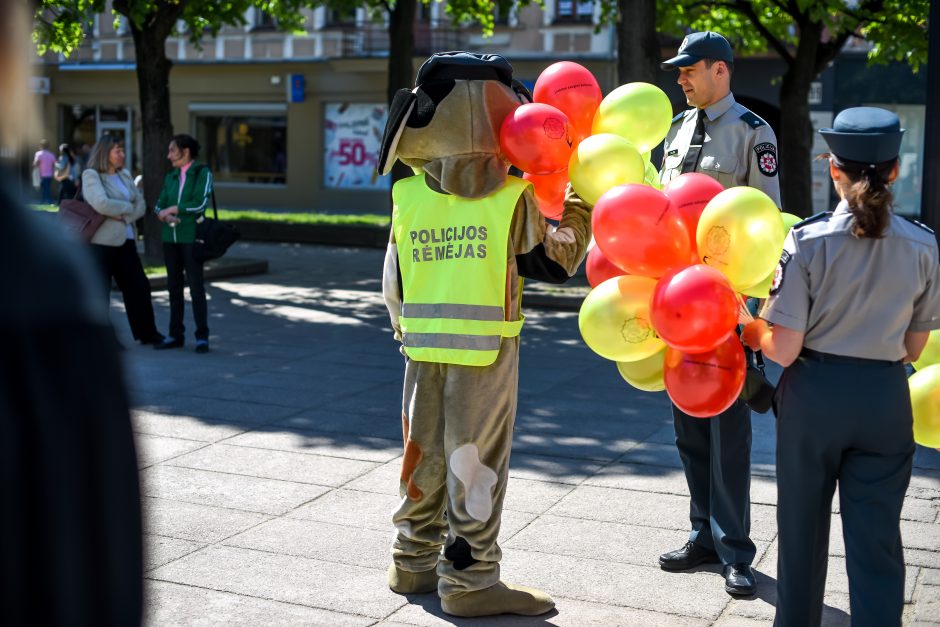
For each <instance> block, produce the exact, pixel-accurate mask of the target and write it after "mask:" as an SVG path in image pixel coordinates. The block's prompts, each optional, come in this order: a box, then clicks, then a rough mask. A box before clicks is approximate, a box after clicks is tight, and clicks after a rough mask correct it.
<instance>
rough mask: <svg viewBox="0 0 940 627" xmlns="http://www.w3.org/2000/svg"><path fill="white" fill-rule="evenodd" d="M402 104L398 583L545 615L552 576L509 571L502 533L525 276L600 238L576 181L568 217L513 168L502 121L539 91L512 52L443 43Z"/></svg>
mask: <svg viewBox="0 0 940 627" xmlns="http://www.w3.org/2000/svg"><path fill="white" fill-rule="evenodd" d="M416 85H417V86H416V88H415V89H414V90H410V91H409V90H407V89H402V90H400V91H399V92H398V93H397V94H396V96H395V98H394V101H393V103H392V106H391V109H390V112H389V120H388V125H387V126H386V128H385V136H384V138H383V141H382V150H381V154H380V155H379V162H378V170H379V172H380V173H382V174H387V173H388V172H389V171H390V170H391V167H392V165H393V164H394V162H395V160H396V159H398V160H400V161H401V162H402V163H404V164H405V165H408V166H411V167H412V169H413V170H414V171H415V172H417V173H418V174H416V175H415V176H412V177H409V178H405V179H402V180H400V181H398V182H397V183H396V184H395V186H394V188H393V190H392V199H393V204H394V209H393V216H392V234H391V239H390V242H389V246H388V252H387V255H386V259H385V270H384V278H383V292H384V296H385V301H386V304H387V306H388V310H389V314H390V316H391V322H392V327H393V329H394V331H395V337H396V339H399V340H401V342H402V346H403V348H402V351H403V353H404V354H405V356H406V365H405V385H404V399H403V404H402V429H403V433H404V439H405V453H404V460H403V464H402V473H401V497H402V500H401V505H400V506H399V508H398V510H397V511H396V512H395V514H394V516H393V522H394V524H395V527H396V529H397V536H396V539H395V542H394V544H393V546H392V557H393V563H392V565H391V566H390V567H389V571H388V583H389V587H391V589H392V590H394V591H395V592H399V593H402V594H411V593H422V592H431V591H433V590H437V591H438V594H439V595H440V597H441V606H442V609H443V610H444V611H445V612H447V613H448V614H452V615H455V616H488V615H493V614H504V613H512V614H524V615H538V614H543V613H545V612H548V611H550V610H551V609H552V608H553V607H554V605H555V604H554V602H553V601H552V599H551V598H550V597H549V596H548V595H547V594H545V593H544V592H541V591H539V590H533V589H529V588H522V587H517V586H511V585H508V584H505V583H503V582H501V581H500V573H499V561H500V558H501V551H500V548H499V546H498V545H497V543H496V538H497V535H498V534H499V527H500V520H501V517H502V508H503V497H504V496H505V494H506V483H507V480H508V478H509V453H510V449H511V447H512V432H513V423H514V421H515V414H516V396H517V388H518V364H519V331H520V329H521V327H522V322H523V318H522V315H521V313H520V308H519V300H520V297H521V296H522V282H521V277H529V278H533V279H538V280H542V281H549V282H552V283H561V282H564V281H566V280H567V279H568V277H570V276H571V275H573V274H574V272H575V270H576V269H577V268H578V266H579V264H580V263H581V261H582V259H583V258H584V254H585V251H586V248H587V244H588V241H589V240H590V238H591V215H590V211H591V207H590V206H589V205H587V204H586V203H584V202H583V201H582V200H580V199H579V198H578V197H577V196H575V195H574V194H572V193H570V192H569V195H568V197H567V198H566V201H565V211H564V213H563V215H562V217H561V223H560V225H559V226H558V228H557V229H555V228H553V227H551V226H550V225H548V224H547V223H546V222H545V219H544V218H543V217H542V215H541V214H540V213H539V211H538V207H537V204H536V201H535V198H534V196H533V192H532V188H531V186H530V184H529V183H528V182H526V181H523V180H522V179H520V178H517V177H514V176H507V171H508V168H509V164H508V163H507V161H505V158H504V157H503V155H501V154H500V148H499V128H500V125H501V124H502V122H503V119H505V117H506V116H507V115H509V114H510V113H511V112H512V111H513V110H514V109H515V108H516V107H518V106H519V105H520V104H521V103H525V102H528V101H529V100H530V98H529V97H528V92H527V91H526V89H525V87H523V86H522V85H521V84H520V83H518V82H517V81H513V79H512V66H511V65H509V63H508V62H507V61H506V60H505V59H503V58H502V57H500V56H498V55H481V54H473V53H468V52H447V53H441V54H435V55H433V56H432V57H431V58H430V59H428V60H427V61H426V62H425V63H424V65H422V66H421V69H420V70H419V71H418V76H417V80H416Z"/></svg>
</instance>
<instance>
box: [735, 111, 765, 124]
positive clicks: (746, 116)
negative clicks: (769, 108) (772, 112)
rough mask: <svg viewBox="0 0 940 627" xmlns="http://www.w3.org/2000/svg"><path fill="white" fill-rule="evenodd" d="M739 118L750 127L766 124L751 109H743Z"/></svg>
mask: <svg viewBox="0 0 940 627" xmlns="http://www.w3.org/2000/svg"><path fill="white" fill-rule="evenodd" d="M741 119H742V120H744V121H745V122H746V123H747V125H748V126H750V127H751V128H760V127H762V126H764V125H765V124H767V122H764V121H763V120H762V119H760V116H758V115H757V114H756V113H754V112H753V111H745V112H744V113H742V114H741Z"/></svg>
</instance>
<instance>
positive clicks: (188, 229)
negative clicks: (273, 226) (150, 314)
mask: <svg viewBox="0 0 940 627" xmlns="http://www.w3.org/2000/svg"><path fill="white" fill-rule="evenodd" d="M197 156H199V142H197V141H196V140H195V139H194V138H193V137H191V136H190V135H176V136H174V137H173V139H171V140H170V147H169V149H168V151H167V159H169V160H170V163H171V164H172V165H173V171H172V172H170V173H169V174H167V175H166V178H165V179H164V180H163V189H162V190H160V199H159V200H158V201H157V206H156V207H155V208H154V211H156V213H157V217H158V218H159V219H160V221H161V222H163V257H164V260H165V262H166V274H167V288H168V290H169V292H170V333H169V335H168V336H167V338H166V340H164V341H163V342H162V343H160V344H156V345H155V346H154V348H156V349H158V350H162V349H167V348H180V347H182V346H183V344H184V343H185V339H184V331H185V328H184V326H183V273H184V272H185V274H186V280H187V282H188V283H189V295H190V298H191V299H192V301H193V317H194V318H195V319H196V352H197V353H208V352H209V323H208V318H209V316H208V311H207V307H206V290H205V285H204V283H203V277H202V269H203V268H202V261H199V260H197V259H196V258H195V257H194V255H193V247H194V245H195V241H196V224H197V223H198V222H200V221H201V220H202V219H203V216H204V215H205V211H206V207H207V205H208V203H209V198H210V196H211V195H212V172H211V171H210V170H209V167H208V166H206V165H205V164H202V163H199V162H197V161H195V159H196V157H197Z"/></svg>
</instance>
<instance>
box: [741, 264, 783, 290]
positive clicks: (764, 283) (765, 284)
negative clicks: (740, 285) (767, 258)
mask: <svg viewBox="0 0 940 627" xmlns="http://www.w3.org/2000/svg"><path fill="white" fill-rule="evenodd" d="M776 273H777V267H776V266H774V269H773V270H771V271H770V274H768V275H767V276H766V277H764V278H763V279H761V281H760V283H758V284H757V285H752V286H751V287H748V288H745V289H743V290H741V293H742V294H744V295H745V296H750V297H752V298H767V297H768V296H770V286H771V285H773V282H774V275H775V274H776Z"/></svg>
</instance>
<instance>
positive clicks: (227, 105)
mask: <svg viewBox="0 0 940 627" xmlns="http://www.w3.org/2000/svg"><path fill="white" fill-rule="evenodd" d="M599 11H600V7H599V4H596V3H594V2H591V1H590V0H588V1H586V2H585V1H578V0H547V1H546V3H545V7H544V8H540V7H538V6H527V7H521V8H519V9H518V10H513V11H511V12H510V13H509V14H508V15H505V16H497V20H496V21H497V23H496V28H495V32H494V34H493V36H492V37H488V38H484V37H483V36H482V35H481V34H480V30H479V27H478V26H465V27H459V28H458V27H454V26H453V25H452V24H451V23H450V21H449V20H448V18H447V16H446V15H445V13H444V8H443V6H442V5H441V4H440V3H438V2H433V3H431V4H430V5H427V6H425V5H423V4H420V3H419V7H418V15H417V16H416V19H415V23H414V33H415V43H416V51H415V59H414V64H415V69H417V67H418V66H419V65H420V64H421V62H423V60H424V59H425V58H427V56H429V55H430V54H431V53H433V52H437V51H444V50H456V49H461V50H471V51H475V52H489V53H499V54H501V55H503V56H505V57H507V58H508V59H509V60H510V62H511V63H512V64H513V66H514V68H515V75H516V77H517V78H519V79H520V80H522V81H523V82H524V83H526V84H527V85H529V86H530V87H531V86H532V85H533V84H534V82H535V80H536V78H537V77H538V75H539V74H540V73H541V71H542V70H543V69H544V68H545V67H547V66H548V65H551V64H552V63H554V62H556V61H560V60H571V61H575V62H577V63H580V64H582V65H584V66H585V67H587V68H588V69H590V70H591V71H592V72H593V73H594V75H595V76H596V77H597V79H598V82H599V83H600V85H601V88H602V90H603V91H604V93H607V92H609V91H610V90H611V89H613V87H615V86H616V40H615V33H614V31H613V29H612V28H611V27H609V26H603V27H601V28H600V29H598V28H596V26H595V25H596V24H597V22H598V19H599ZM244 17H245V24H244V26H238V27H233V26H228V27H225V28H223V29H222V30H221V31H220V33H219V34H218V36H217V37H215V38H207V39H205V40H203V41H202V42H201V46H194V45H193V44H192V43H190V42H189V36H188V34H187V33H186V32H183V31H182V29H183V28H184V27H185V25H184V24H182V23H181V24H180V25H179V26H180V30H181V32H179V33H178V36H174V37H171V38H170V39H169V40H168V41H167V43H166V52H167V56H168V57H169V58H170V59H171V60H172V61H173V63H174V66H173V69H172V71H171V73H170V96H171V119H172V123H173V131H174V132H176V133H189V134H191V135H193V136H194V137H196V138H197V139H198V140H199V142H200V143H201V145H202V147H203V154H202V155H201V159H202V160H204V161H207V162H208V163H209V165H210V166H211V167H212V169H213V172H214V174H215V180H216V194H217V197H218V200H219V203H220V205H222V206H225V207H254V208H262V209H284V210H295V209H297V210H301V209H302V210H317V211H332V210H337V211H343V212H368V213H383V212H387V211H388V210H389V194H388V190H389V188H390V181H389V179H388V178H387V177H378V176H377V175H376V174H375V170H374V165H375V159H376V154H377V152H378V145H379V141H380V139H381V135H382V130H383V128H384V125H385V119H386V110H387V107H386V102H385V99H386V96H385V94H386V67H387V62H388V48H389V45H388V35H387V30H386V26H387V23H386V17H385V16H384V15H382V14H376V15H372V14H370V13H369V11H367V10H366V9H365V8H360V9H358V10H356V11H354V12H350V13H348V14H342V13H339V12H336V11H331V10H328V9H326V8H322V7H321V8H317V9H311V10H307V11H305V14H304V17H305V21H304V30H303V32H301V33H285V32H282V31H280V30H278V28H277V24H276V23H275V22H274V21H273V20H272V19H271V17H270V16H268V15H266V14H265V13H264V12H262V11H261V10H259V9H249V10H248V11H247V12H246V14H245V16H244ZM667 43H670V42H667ZM671 43H678V42H671ZM673 50H674V45H673V46H672V47H670V46H667V47H666V48H664V50H662V54H663V55H664V56H666V55H669V54H671V53H672V52H673ZM856 56H857V55H856ZM850 57H851V58H850ZM136 61H137V60H136V58H135V54H134V45H133V40H132V38H131V36H130V32H129V29H128V27H127V24H126V22H125V21H124V19H123V18H121V19H119V20H117V22H116V23H115V21H114V19H113V17H112V15H111V13H110V11H108V12H106V13H104V14H101V15H99V16H97V17H96V19H95V20H94V23H93V24H92V25H91V26H90V28H89V32H88V33H87V37H86V41H85V43H84V45H83V46H82V47H81V48H80V49H79V50H78V51H76V52H75V53H74V54H73V55H72V56H70V57H69V58H63V57H60V56H57V55H53V54H48V55H46V56H45V57H42V58H40V59H37V66H36V70H35V78H34V82H35V84H36V85H37V91H39V92H40V94H41V96H40V97H41V99H42V122H43V126H44V129H45V132H46V134H47V138H48V139H49V140H50V143H56V142H58V143H69V144H71V145H72V146H73V147H74V148H75V149H76V150H77V151H79V152H81V151H82V149H83V147H87V146H91V145H92V144H93V143H94V141H95V139H96V138H97V137H98V136H100V135H101V134H103V133H105V132H107V133H112V134H118V135H120V136H122V137H124V139H125V142H126V144H127V153H128V165H129V167H130V168H131V169H132V171H133V172H134V173H135V174H138V173H141V172H140V166H141V164H142V152H141V151H142V149H143V146H142V141H141V124H140V108H139V104H138V94H137V79H136V74H135V63H136ZM842 67H843V62H842V60H840V62H839V63H837V64H835V66H834V67H833V68H830V69H829V70H827V72H826V73H825V74H824V75H823V77H822V78H821V80H820V82H819V84H818V87H819V89H818V90H817V91H818V94H817V95H818V96H819V98H818V102H816V103H815V104H813V107H814V109H818V111H817V112H815V113H814V123H816V124H817V125H825V124H826V122H827V120H828V121H831V119H832V112H833V111H834V110H838V108H841V107H842V106H850V104H847V103H843V102H841V101H840V99H839V95H838V94H840V93H843V91H842V90H843V88H844V87H845V85H846V84H847V83H846V81H849V83H848V84H851V81H852V80H856V79H857V78H858V77H859V76H862V75H865V73H866V71H867V70H866V69H865V68H864V64H862V65H859V63H858V62H857V60H855V58H854V57H852V55H851V54H849V55H848V56H847V57H846V60H845V67H846V70H845V71H843V70H842ZM783 70H784V66H783V64H782V62H781V61H780V60H779V59H777V58H776V57H773V56H770V55H768V56H763V57H751V58H745V59H740V60H739V61H738V62H737V63H736V68H735V77H734V85H733V87H734V91H735V94H736V96H737V97H738V99H739V100H740V101H741V102H742V103H743V104H745V105H746V106H748V107H750V108H751V109H753V110H754V111H756V112H757V113H758V114H760V115H762V116H763V117H765V118H766V119H767V120H768V122H770V124H771V125H772V126H777V121H778V120H779V108H778V107H779V97H778V93H779V80H777V79H776V77H779V76H780V74H781V73H782V72H783ZM896 70H897V68H895V74H897V71H896ZM908 75H910V72H909V71H907V70H906V69H905V79H904V80H902V83H904V82H905V80H906V81H907V82H908V83H909V82H910V79H909V78H906V77H907V76H908ZM853 77H855V78H853ZM915 82H916V80H915ZM906 84H907V83H905V85H906ZM660 86H661V87H662V88H663V89H664V90H665V91H666V93H667V94H669V96H670V98H671V99H672V101H673V104H674V108H675V110H676V111H679V110H682V109H683V108H684V107H685V102H684V100H683V97H682V93H681V90H680V89H679V88H678V86H677V85H676V84H675V75H674V73H665V72H664V73H663V74H662V77H661V80H660ZM908 87H909V85H908V86H907V87H905V88H904V89H899V90H897V91H892V92H891V93H890V94H888V93H885V92H880V91H876V92H875V93H872V94H871V98H870V99H869V100H868V101H867V102H866V103H854V104H867V103H875V104H882V105H885V104H895V105H897V106H896V107H895V108H896V109H897V110H898V111H899V113H901V114H902V119H904V120H905V123H906V124H907V127H908V128H909V131H908V137H907V139H906V140H905V141H906V142H907V143H909V144H910V146H911V150H910V151H909V152H912V155H914V157H916V158H917V159H919V158H920V155H922V152H923V150H922V136H921V143H920V144H918V143H917V138H918V135H917V133H916V130H917V129H920V131H921V132H922V129H923V109H924V107H923V103H924V99H923V96H922V94H923V90H921V92H920V93H921V96H920V97H919V100H918V96H917V90H916V89H914V90H913V91H912V90H911V89H909V88H908ZM880 95H885V96H888V95H890V96H892V97H893V98H894V102H893V103H892V102H891V99H890V98H888V99H886V98H884V97H880ZM899 98H900V100H902V101H903V102H899V101H898V99H899ZM908 101H917V102H908ZM905 116H906V117H905ZM918 116H919V117H918ZM912 128H913V129H915V132H914V133H912V132H911V130H910V129H912ZM917 146H919V148H916V149H915V147H917ZM86 149H87V148H86ZM158 149H159V150H161V151H163V150H165V147H159V148H158ZM914 157H912V159H914ZM912 159H905V163H906V164H908V165H906V167H907V168H908V170H910V172H909V180H910V182H911V184H912V185H913V184H914V183H916V185H917V189H918V190H919V180H920V171H919V169H918V164H919V161H917V162H916V163H914V162H913V160H912ZM144 174H146V173H144ZM814 179H815V186H816V194H815V195H816V198H815V200H814V205H819V206H817V207H815V208H816V209H823V208H826V206H827V205H828V202H829V200H830V199H829V184H828V177H827V175H826V174H825V171H824V170H822V169H820V170H819V171H818V172H817V173H816V175H814Z"/></svg>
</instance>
